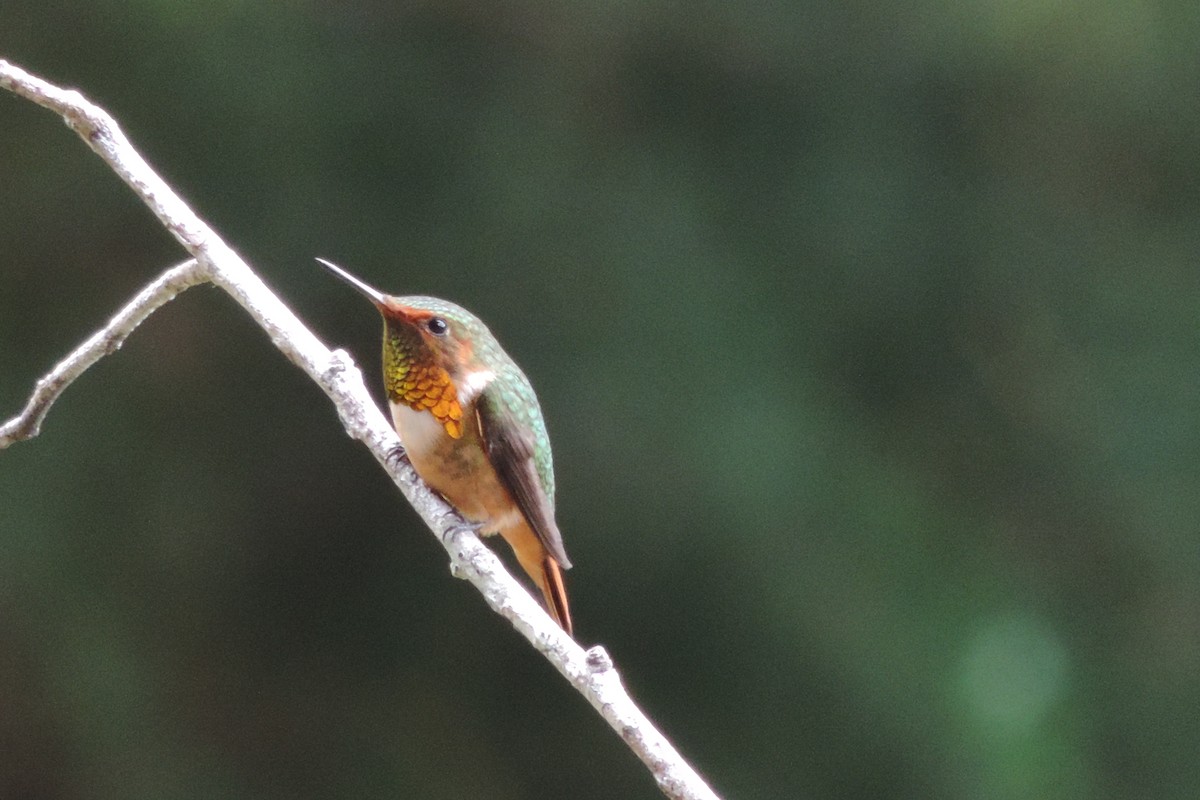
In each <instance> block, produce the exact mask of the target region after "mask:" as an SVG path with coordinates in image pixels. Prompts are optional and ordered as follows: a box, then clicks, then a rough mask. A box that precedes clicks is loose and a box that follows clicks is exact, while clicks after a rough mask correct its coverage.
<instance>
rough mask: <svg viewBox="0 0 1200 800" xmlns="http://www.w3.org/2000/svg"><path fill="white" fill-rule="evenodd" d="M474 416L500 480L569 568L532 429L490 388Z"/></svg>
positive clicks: (489, 458) (559, 559) (562, 565)
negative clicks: (541, 474) (537, 456)
mask: <svg viewBox="0 0 1200 800" xmlns="http://www.w3.org/2000/svg"><path fill="white" fill-rule="evenodd" d="M475 419H476V421H477V422H478V424H479V440H480V441H481V442H482V443H483V450H484V452H485V453H487V457H488V461H490V462H491V464H492V469H494V470H496V475H497V476H499V478H500V482H501V483H502V484H504V488H505V489H507V490H508V493H509V494H510V495H512V498H513V500H514V501H515V502H516V504H517V507H518V508H519V509H521V513H522V514H524V515H525V519H526V521H528V522H529V527H531V528H533V532H534V533H536V534H537V537H538V538H539V539H540V540H541V541H542V544H543V545H544V546H545V548H546V550H548V551H549V552H550V555H552V556H554V560H555V561H557V562H558V564H559V566H561V567H562V568H563V569H570V568H571V560H570V559H568V558H567V552H566V550H564V549H563V543H562V534H560V533H559V532H558V525H557V524H556V523H555V522H554V509H553V508H552V507H551V505H550V499H549V498H548V497H547V496H546V491H545V490H544V489H543V488H542V481H541V478H540V477H539V476H538V471H537V462H536V460H535V458H534V452H535V451H534V448H535V444H536V443H535V441H534V436H533V432H532V431H530V430H529V428H528V427H527V426H526V425H524V424H523V423H522V422H521V420H520V419H519V418H518V417H517V416H516V415H515V414H513V413H512V411H510V410H509V409H508V408H507V407H506V405H505V404H504V403H502V402H499V401H498V399H497V396H496V395H495V393H494V390H492V389H491V388H488V389H484V390H483V391H482V392H481V393H480V395H479V397H478V398H477V399H476V401H475Z"/></svg>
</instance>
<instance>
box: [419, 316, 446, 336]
mask: <svg viewBox="0 0 1200 800" xmlns="http://www.w3.org/2000/svg"><path fill="white" fill-rule="evenodd" d="M425 330H427V331H429V332H430V333H432V334H433V335H434V336H445V335H446V331H448V330H450V326H449V325H447V324H446V320H444V319H442V318H441V317H430V318H429V321H428V322H426V323H425Z"/></svg>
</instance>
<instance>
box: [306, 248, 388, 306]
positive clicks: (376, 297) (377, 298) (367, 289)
mask: <svg viewBox="0 0 1200 800" xmlns="http://www.w3.org/2000/svg"><path fill="white" fill-rule="evenodd" d="M317 263H318V264H320V265H321V266H323V267H325V269H327V270H329V271H330V272H332V273H333V274H334V275H336V276H338V277H339V278H341V279H342V280H343V281H345V282H346V283H348V284H350V285H351V286H353V287H354V288H355V289H357V290H358V291H359V292H361V293H362V294H364V295H366V296H367V298H368V299H370V301H371V302H372V303H374V304H375V305H377V306H381V305H383V304H384V303H385V302H386V301H387V295H385V294H384V293H383V292H381V291H379V290H378V289H376V288H374V287H372V286H369V285H367V284H365V283H363V282H362V281H360V280H359V279H358V278H356V277H354V276H353V275H351V274H350V273H349V272H346V270H344V269H342V268H341V267H339V266H338V265H337V264H334V263H333V262H332V261H326V260H325V259H323V258H318V259H317Z"/></svg>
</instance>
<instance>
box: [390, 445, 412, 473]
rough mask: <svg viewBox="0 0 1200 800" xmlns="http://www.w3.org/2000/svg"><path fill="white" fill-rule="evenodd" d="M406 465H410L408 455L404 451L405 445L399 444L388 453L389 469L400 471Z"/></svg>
mask: <svg viewBox="0 0 1200 800" xmlns="http://www.w3.org/2000/svg"><path fill="white" fill-rule="evenodd" d="M406 463H408V453H406V452H405V451H404V445H402V444H398V445H396V446H395V447H393V448H392V449H391V450H389V451H388V454H387V465H388V466H389V467H391V468H392V469H399V468H400V467H401V466H402V465H404V464H406Z"/></svg>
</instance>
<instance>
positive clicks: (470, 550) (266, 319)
mask: <svg viewBox="0 0 1200 800" xmlns="http://www.w3.org/2000/svg"><path fill="white" fill-rule="evenodd" d="M0 87H3V88H5V89H8V90H9V91H11V92H13V93H15V94H17V95H20V96H21V97H25V98H27V99H29V100H31V101H33V102H34V103H37V104H38V105H41V106H44V107H45V108H48V109H51V110H53V111H55V112H57V113H58V114H59V115H61V116H62V117H63V119H64V120H66V122H67V124H68V125H70V126H71V128H72V129H74V130H75V131H76V132H77V133H78V134H79V135H80V136H82V137H83V139H84V141H86V142H87V143H88V145H89V146H90V147H91V148H92V149H93V150H95V151H96V152H97V153H98V154H99V155H100V157H101V158H103V159H104V160H105V162H107V163H108V165H109V166H110V167H111V168H112V169H113V171H115V172H116V173H117V174H118V175H119V176H120V177H121V178H122V180H124V181H125V182H126V183H127V184H129V186H130V188H132V189H133V190H134V192H135V193H136V194H137V195H138V196H139V197H141V198H142V200H143V201H144V202H145V203H146V205H148V206H149V207H150V209H151V210H152V211H153V212H154V214H155V215H156V216H157V217H158V218H159V219H160V220H161V221H162V223H163V225H164V226H166V228H167V229H168V230H169V231H170V232H171V233H172V234H173V235H174V236H175V238H176V239H178V240H179V242H180V244H182V245H183V246H184V248H185V249H186V250H187V251H188V252H189V253H191V254H192V256H194V258H195V261H189V262H187V263H185V264H182V265H180V266H178V267H174V268H173V269H171V270H168V271H167V272H166V273H165V274H164V275H162V276H161V277H160V278H158V279H157V280H156V281H155V282H154V283H152V284H150V285H149V286H147V287H146V288H145V289H144V290H142V292H140V293H139V294H138V295H137V297H135V298H134V299H133V300H132V301H131V302H130V303H129V304H128V305H127V306H126V307H125V308H124V309H122V311H121V312H119V313H118V314H117V315H116V317H114V318H113V320H112V321H110V322H109V324H108V325H106V326H105V327H104V328H103V329H101V330H100V331H98V332H97V333H96V334H94V335H93V336H92V337H91V338H89V339H88V340H87V341H86V342H84V343H83V344H82V345H81V346H80V347H79V348H77V349H76V351H75V352H74V353H72V354H71V355H70V356H68V357H67V358H66V359H65V360H64V361H63V362H62V363H61V364H59V365H58V366H57V367H55V369H54V370H53V371H51V372H50V374H48V375H47V376H46V377H45V378H43V379H42V380H41V381H39V382H38V386H37V389H36V390H35V391H34V394H33V397H32V398H31V399H30V401H29V404H28V405H27V406H26V408H25V411H24V412H22V414H21V415H19V416H18V417H15V418H14V419H13V420H11V421H10V422H8V423H6V424H5V426H4V427H3V428H2V429H0V434H2V435H3V437H4V438H3V439H0V445H6V444H8V443H10V442H11V441H15V440H16V439H20V438H28V437H30V436H33V435H34V434H36V432H37V429H38V427H39V425H40V423H41V420H42V419H43V418H44V417H45V415H46V412H47V411H48V409H49V407H50V404H51V403H52V402H53V401H54V399H55V398H56V397H57V396H58V395H59V394H60V393H61V392H62V391H63V389H65V387H66V386H67V385H69V384H70V383H71V381H73V380H75V378H77V377H79V375H80V374H81V373H83V371H84V370H86V369H87V368H88V367H89V366H91V365H92V364H94V363H95V362H96V361H97V360H98V359H99V358H101V357H102V356H103V355H104V354H105V353H107V352H111V351H112V350H113V349H115V348H116V347H118V346H119V345H120V343H121V341H122V340H123V339H124V337H125V336H127V335H128V334H129V332H130V331H132V330H133V329H134V328H135V327H137V324H138V323H140V322H141V321H142V320H143V319H145V318H146V316H148V315H149V314H150V313H152V312H153V311H154V310H155V309H156V308H159V307H161V306H162V305H163V304H164V303H166V302H167V301H169V300H170V299H171V298H172V297H174V296H175V295H176V294H178V292H180V291H182V290H183V289H185V288H186V287H187V286H189V285H194V284H195V283H199V282H203V281H211V282H212V283H214V284H216V285H217V286H220V287H221V288H222V289H224V290H225V291H226V292H227V293H229V294H230V295H231V296H232V297H233V298H234V299H235V300H236V301H237V302H238V303H239V304H241V305H242V307H243V308H245V310H246V311H247V313H249V314H250V316H251V317H252V318H253V319H254V320H255V321H256V322H257V323H258V324H259V325H260V326H261V327H262V328H263V330H265V331H266V332H267V334H268V335H269V336H270V337H271V341H272V342H274V344H275V345H276V347H278V348H279V349H280V351H281V352H283V353H284V355H286V356H287V357H288V358H289V359H291V360H292V361H293V362H294V363H295V364H296V365H298V366H299V367H300V368H301V369H303V370H304V371H305V372H306V373H308V375H309V376H310V377H311V378H312V379H313V380H314V381H316V382H317V384H319V385H320V386H321V388H322V389H324V391H325V393H326V394H327V395H329V397H330V398H331V399H332V400H333V402H334V405H335V406H336V407H337V410H338V414H339V416H340V418H341V421H342V424H343V425H344V426H345V428H346V430H347V432H348V433H349V434H350V435H351V436H353V437H354V438H356V439H359V440H361V441H362V442H363V443H364V444H365V445H366V446H367V447H368V448H369V449H370V450H371V452H372V454H373V455H374V456H375V458H376V459H377V460H378V461H379V463H380V464H382V465H383V467H384V468H385V469H386V470H387V472H388V474H389V475H391V476H392V480H393V481H395V483H396V485H397V486H398V487H399V488H400V490H401V492H402V493H403V494H404V496H405V497H406V498H407V499H408V501H409V502H410V503H412V505H413V507H414V508H415V509H416V511H417V513H418V514H420V515H421V517H422V518H423V519H424V520H425V522H426V524H427V525H429V527H430V529H431V530H433V531H434V533H436V534H437V535H438V538H439V540H441V542H442V544H443V545H444V546H445V547H446V550H447V551H448V552H449V554H450V560H451V570H452V572H454V574H456V575H458V576H460V577H463V578H466V579H467V580H469V581H470V582H471V583H472V584H473V585H474V586H475V587H476V588H477V589H478V590H479V591H480V593H482V594H483V596H484V599H485V600H486V601H487V603H488V605H489V606H491V607H492V608H493V609H494V610H495V611H496V612H497V613H499V614H501V615H502V616H503V617H504V618H505V619H507V620H509V622H511V623H512V625H513V627H514V628H516V629H517V630H518V631H519V632H520V633H521V634H522V635H523V636H524V637H525V638H526V639H528V640H529V641H530V642H531V643H532V644H533V646H534V647H535V648H537V649H538V650H539V651H540V652H541V653H543V654H544V655H545V656H546V658H547V659H548V660H549V661H550V662H551V663H552V664H553V665H554V666H555V667H556V668H557V669H558V671H559V672H561V673H562V674H563V675H564V676H565V677H566V678H567V679H568V680H569V681H570V682H571V684H572V685H573V686H575V687H576V689H578V690H579V692H580V693H581V694H583V695H584V697H586V698H587V700H588V702H589V703H591V704H592V706H593V707H595V708H596V710H597V711H599V712H600V714H601V716H602V717H603V718H604V719H605V720H606V721H607V722H608V724H609V725H611V726H612V727H613V729H614V730H616V731H617V733H618V734H619V735H620V736H621V738H622V739H624V740H625V742H626V743H627V744H628V745H629V747H630V749H631V750H633V752H634V753H635V754H636V755H637V756H638V758H640V759H641V760H642V762H643V763H645V764H646V766H647V767H648V768H649V769H650V772H651V773H652V774H653V776H654V778H655V780H656V781H657V782H658V785H659V787H660V788H661V789H662V791H663V793H664V794H666V795H667V796H668V797H671V798H677V799H678V800H717V796H716V794H715V793H713V791H712V789H710V788H709V787H708V786H707V785H706V784H705V782H704V781H703V779H702V778H701V777H700V776H699V775H698V774H697V773H696V772H695V770H694V769H692V767H691V766H690V765H689V764H688V763H687V762H686V761H685V760H684V759H683V757H682V756H680V755H679V753H678V752H677V751H676V750H675V748H674V746H673V745H672V744H671V743H670V742H669V741H668V740H667V739H666V737H664V736H663V735H662V734H661V733H660V732H659V731H658V729H657V728H656V727H655V726H654V725H653V723H652V722H651V721H650V719H649V718H648V717H646V715H645V714H643V713H642V711H641V709H639V708H638V706H637V705H636V704H635V703H634V701H633V699H632V698H630V697H629V694H628V693H627V692H626V691H625V688H624V686H623V685H622V684H621V679H620V676H619V674H618V672H617V670H616V668H615V667H613V663H612V660H611V659H610V658H609V656H608V654H607V653H606V652H605V650H604V648H603V647H600V646H596V647H592V648H591V649H590V650H588V651H586V652H585V651H584V650H583V649H582V648H581V647H580V646H579V645H578V644H576V643H575V641H574V640H573V639H571V638H570V637H569V636H567V635H566V634H565V633H564V632H563V631H562V629H561V628H559V627H558V625H557V624H556V623H555V622H554V621H553V620H551V619H550V617H549V616H548V615H547V614H546V612H545V611H544V610H543V609H542V607H541V606H540V605H538V603H537V602H536V601H534V599H533V598H532V597H531V596H530V594H529V593H528V592H527V591H526V590H525V589H524V588H523V587H522V586H521V584H519V583H518V582H517V581H516V580H515V579H514V578H513V577H512V576H511V575H509V573H508V572H507V570H505V569H504V567H503V566H502V565H501V563H500V561H499V559H498V558H497V557H496V556H495V554H493V553H492V551H491V550H490V549H488V548H487V547H486V546H484V545H483V543H482V542H480V541H479V538H478V537H477V536H475V534H474V533H472V532H471V531H470V529H469V528H468V527H467V526H466V525H465V522H464V520H463V519H462V517H461V516H459V515H458V513H457V512H456V511H455V510H454V509H452V508H451V507H450V506H449V505H447V504H446V502H445V501H444V500H443V499H442V498H441V497H440V496H438V495H437V494H436V493H435V492H433V491H431V490H430V489H429V488H428V487H427V486H425V484H424V483H422V482H421V480H420V478H418V477H417V475H416V473H415V472H414V471H413V469H412V466H411V465H410V464H409V463H408V462H407V460H406V459H403V458H398V457H397V454H399V453H401V452H402V450H401V448H400V442H399V440H398V439H397V437H396V434H395V431H393V430H392V428H391V426H390V425H389V424H388V423H387V421H386V420H385V419H384V417H383V414H382V413H381V412H380V411H379V408H378V406H376V405H375V403H374V402H373V401H372V400H371V396H370V393H369V392H367V389H366V387H365V386H364V385H363V381H362V374H361V373H360V372H359V370H358V368H357V367H356V366H355V364H354V362H353V361H352V360H351V359H350V357H349V356H348V355H346V353H345V352H343V351H341V350H333V351H331V350H329V349H328V348H326V347H325V346H324V345H323V344H322V343H321V342H320V340H318V339H317V337H316V336H314V335H313V334H312V332H310V331H309V330H308V328H306V327H305V326H304V325H303V323H301V322H300V320H299V319H297V318H296V316H295V315H294V314H293V313H292V312H291V310H290V309H289V308H287V306H285V305H284V304H283V302H282V301H280V300H279V298H278V297H276V296H275V295H274V294H273V293H272V292H271V291H270V289H268V288H267V286H266V284H264V283H263V282H262V280H261V279H259V277H258V276H257V275H256V274H255V273H254V272H253V271H252V270H251V269H250V268H249V266H247V265H246V263H245V262H244V261H243V260H242V259H241V258H240V257H239V256H238V255H237V253H235V252H234V251H233V250H232V249H231V248H230V247H229V246H228V245H227V244H225V242H224V241H222V240H221V238H220V237H219V236H218V235H217V234H216V232H215V231H213V230H212V229H211V228H210V227H209V226H208V225H207V224H205V222H204V221H203V220H202V219H200V217H198V216H197V215H196V214H195V213H194V212H193V211H192V210H191V209H190V208H189V207H188V206H187V204H186V203H184V201H183V200H182V199H180V197H179V196H178V195H177V194H176V193H175V192H174V190H172V189H171V187H170V186H168V185H167V183H166V182H165V181H163V180H162V178H160V177H159V176H158V175H157V173H155V172H154V170H153V169H151V168H150V166H149V164H147V163H146V162H145V160H144V159H142V157H141V156H140V155H139V154H138V153H137V151H136V150H135V149H134V148H133V146H132V145H131V144H130V143H129V141H128V139H126V138H125V135H124V134H123V133H122V132H121V130H120V128H119V127H118V125H117V123H116V121H115V120H113V118H112V117H110V116H109V115H108V114H107V113H106V112H105V111H104V110H103V109H101V108H99V107H98V106H95V105H93V104H91V103H90V102H88V101H87V99H86V98H84V97H83V95H81V94H80V93H79V92H77V91H73V90H66V89H62V88H60V87H58V86H55V85H53V84H50V83H47V82H46V81H44V80H42V79H40V78H37V77H35V76H33V75H30V74H29V73H28V72H25V71H24V70H22V69H20V68H18V67H16V66H14V65H12V64H10V63H9V62H7V61H4V60H2V59H0Z"/></svg>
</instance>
